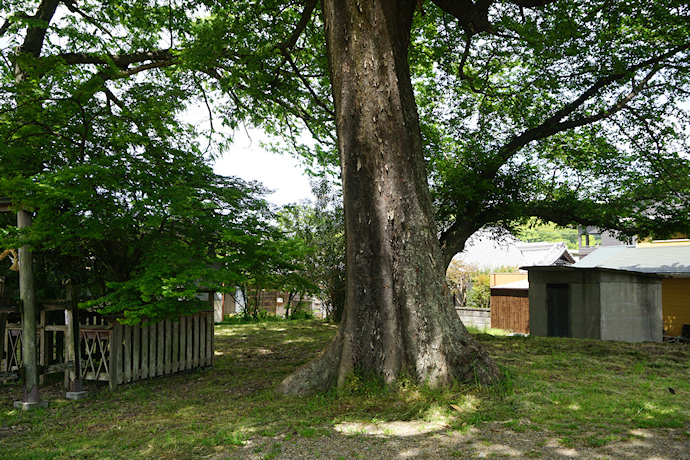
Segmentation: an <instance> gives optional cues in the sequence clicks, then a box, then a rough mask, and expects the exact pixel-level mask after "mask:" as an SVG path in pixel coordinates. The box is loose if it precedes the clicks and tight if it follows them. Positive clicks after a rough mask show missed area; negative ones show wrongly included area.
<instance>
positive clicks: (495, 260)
mask: <svg viewBox="0 0 690 460" xmlns="http://www.w3.org/2000/svg"><path fill="white" fill-rule="evenodd" d="M455 259H456V260H461V261H462V262H463V263H464V264H466V265H471V266H474V267H477V268H479V269H489V270H492V269H499V268H501V267H521V266H526V265H530V266H531V265H554V264H566V265H568V264H572V263H574V262H575V260H574V259H573V258H572V256H571V255H570V254H569V253H568V249H567V247H566V245H565V243H563V242H559V243H544V242H542V243H524V242H522V241H520V240H519V239H518V238H517V237H515V236H514V235H511V234H504V235H500V236H496V235H492V233H491V232H490V231H489V232H487V231H480V232H477V233H475V234H474V235H472V237H471V238H470V239H469V240H468V241H467V244H466V245H465V250H464V251H462V252H461V253H460V254H457V255H456V256H455Z"/></svg>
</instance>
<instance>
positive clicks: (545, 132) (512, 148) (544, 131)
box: [482, 43, 690, 177]
mask: <svg viewBox="0 0 690 460" xmlns="http://www.w3.org/2000/svg"><path fill="white" fill-rule="evenodd" d="M688 49H690V43H686V44H684V45H681V46H678V47H676V48H673V49H671V50H669V51H667V52H666V53H663V54H661V55H659V56H656V57H653V58H650V59H647V60H646V61H643V62H640V63H638V64H635V65H633V66H631V67H629V68H628V69H626V71H625V72H620V73H616V74H611V75H607V76H605V77H601V78H600V79H599V80H597V81H596V82H595V83H594V84H593V85H592V86H590V87H589V88H588V89H587V90H586V91H585V92H583V93H582V94H581V95H580V96H579V97H578V98H577V99H575V100H574V101H572V102H570V103H568V104H566V105H565V106H563V108H561V109H560V110H558V111H557V112H556V113H554V114H553V115H552V116H551V117H549V118H547V119H546V120H545V121H544V122H543V123H541V124H540V125H539V126H537V127H534V128H532V129H529V130H527V131H525V132H523V133H522V134H520V135H519V136H516V137H514V138H513V139H512V140H511V141H510V142H508V143H507V144H506V145H505V146H503V148H501V149H500V151H499V154H498V158H499V160H500V162H498V163H500V164H498V165H497V166H494V167H493V168H490V169H488V170H487V171H486V172H485V173H484V174H483V175H482V177H490V176H491V175H493V174H495V172H496V171H498V169H499V168H500V166H501V165H502V164H503V163H505V161H507V160H508V159H509V158H510V157H511V156H512V155H513V154H514V153H515V152H517V151H518V150H519V149H521V148H522V147H524V146H525V145H527V144H529V143H530V142H533V141H535V140H540V139H544V138H546V137H549V136H552V135H554V134H557V133H559V132H562V131H565V130H568V129H573V128H577V127H580V126H584V125H587V124H591V123H595V122H597V121H600V120H602V119H604V118H607V117H609V116H611V115H613V114H614V113H616V112H618V111H620V110H621V109H622V108H623V107H625V106H626V105H627V104H628V103H629V102H630V101H631V100H632V99H633V98H634V97H635V96H636V95H638V94H639V93H640V92H641V91H642V90H643V89H644V88H645V87H646V85H647V83H648V82H649V81H650V80H651V78H652V77H653V76H654V74H656V73H657V72H658V71H659V69H652V70H651V71H650V72H649V73H648V74H647V76H645V78H644V79H643V80H642V82H641V83H640V84H638V85H635V87H633V89H632V90H631V92H630V93H628V95H626V96H625V97H624V98H623V99H621V100H620V101H619V102H618V103H616V105H614V106H613V107H611V108H610V109H608V110H605V111H602V112H600V113H598V114H595V115H592V116H589V117H581V118H578V119H575V120H571V121H567V122H560V120H562V119H563V118H565V117H567V116H569V115H571V114H572V113H573V112H575V110H577V109H578V108H579V107H581V106H582V105H583V104H584V103H585V102H587V101H588V100H590V99H591V98H592V97H594V96H595V95H596V94H597V93H598V92H599V91H601V90H602V89H604V88H605V87H607V86H609V85H611V84H612V83H615V82H617V81H620V80H623V79H625V78H628V77H629V76H630V75H632V74H634V73H635V72H637V71H639V70H641V69H643V68H645V67H649V66H654V65H656V64H659V63H661V62H662V61H664V60H665V59H668V58H670V57H672V56H674V55H676V54H678V53H681V52H683V51H686V50H688Z"/></svg>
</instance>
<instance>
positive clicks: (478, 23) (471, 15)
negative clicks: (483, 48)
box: [432, 0, 496, 36]
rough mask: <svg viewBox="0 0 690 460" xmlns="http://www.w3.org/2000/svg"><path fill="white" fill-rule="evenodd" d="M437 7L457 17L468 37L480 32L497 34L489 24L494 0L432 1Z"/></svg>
mask: <svg viewBox="0 0 690 460" xmlns="http://www.w3.org/2000/svg"><path fill="white" fill-rule="evenodd" d="M432 1H433V2H434V3H435V4H436V6H438V7H439V8H441V9H442V10H443V11H445V12H446V13H448V14H450V15H451V16H453V17H455V18H456V19H457V20H458V22H459V23H460V26H461V27H462V28H463V30H464V31H465V32H466V33H467V35H468V36H471V35H476V34H478V33H480V32H489V33H495V32H496V30H495V29H494V27H493V26H492V25H491V23H490V22H489V18H488V15H489V7H490V6H491V5H492V3H493V0H478V1H477V2H476V3H475V2H473V1H472V0H432Z"/></svg>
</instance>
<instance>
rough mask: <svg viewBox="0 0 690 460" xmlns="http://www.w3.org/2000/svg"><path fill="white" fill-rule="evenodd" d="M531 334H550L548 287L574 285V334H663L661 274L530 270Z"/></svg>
mask: <svg viewBox="0 0 690 460" xmlns="http://www.w3.org/2000/svg"><path fill="white" fill-rule="evenodd" d="M529 283H530V289H529V309H530V334H531V335H535V336H542V337H545V336H547V335H548V313H547V286H548V285H549V284H567V285H568V288H569V302H570V304H569V307H570V336H571V337H575V338H597V339H604V340H624V341H628V342H639V341H654V342H660V341H661V339H662V335H661V332H662V326H661V325H662V322H661V302H662V299H661V279H660V278H658V277H654V276H646V275H636V274H630V273H627V272H620V273H617V272H614V271H610V270H599V269H575V268H569V267H559V268H558V269H548V270H540V269H539V268H532V269H530V270H529Z"/></svg>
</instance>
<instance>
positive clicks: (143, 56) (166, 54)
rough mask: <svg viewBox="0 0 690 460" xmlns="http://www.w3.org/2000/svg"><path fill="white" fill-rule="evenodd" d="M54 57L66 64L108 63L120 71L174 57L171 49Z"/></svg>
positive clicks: (71, 54) (74, 54)
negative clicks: (131, 66) (146, 62)
mask: <svg viewBox="0 0 690 460" xmlns="http://www.w3.org/2000/svg"><path fill="white" fill-rule="evenodd" d="M56 57H58V58H60V59H62V60H63V61H64V62H65V63H66V64H68V65H73V64H94V65H102V64H108V63H110V62H112V63H114V64H115V65H116V66H118V67H119V68H121V69H126V68H127V67H128V66H129V65H130V64H134V63H139V62H145V61H154V62H158V61H173V60H174V56H173V53H172V49H171V48H167V49H160V50H154V51H146V52H141V53H130V54H112V55H105V56H104V55H100V54H95V53H63V54H58V55H57V56H56Z"/></svg>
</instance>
